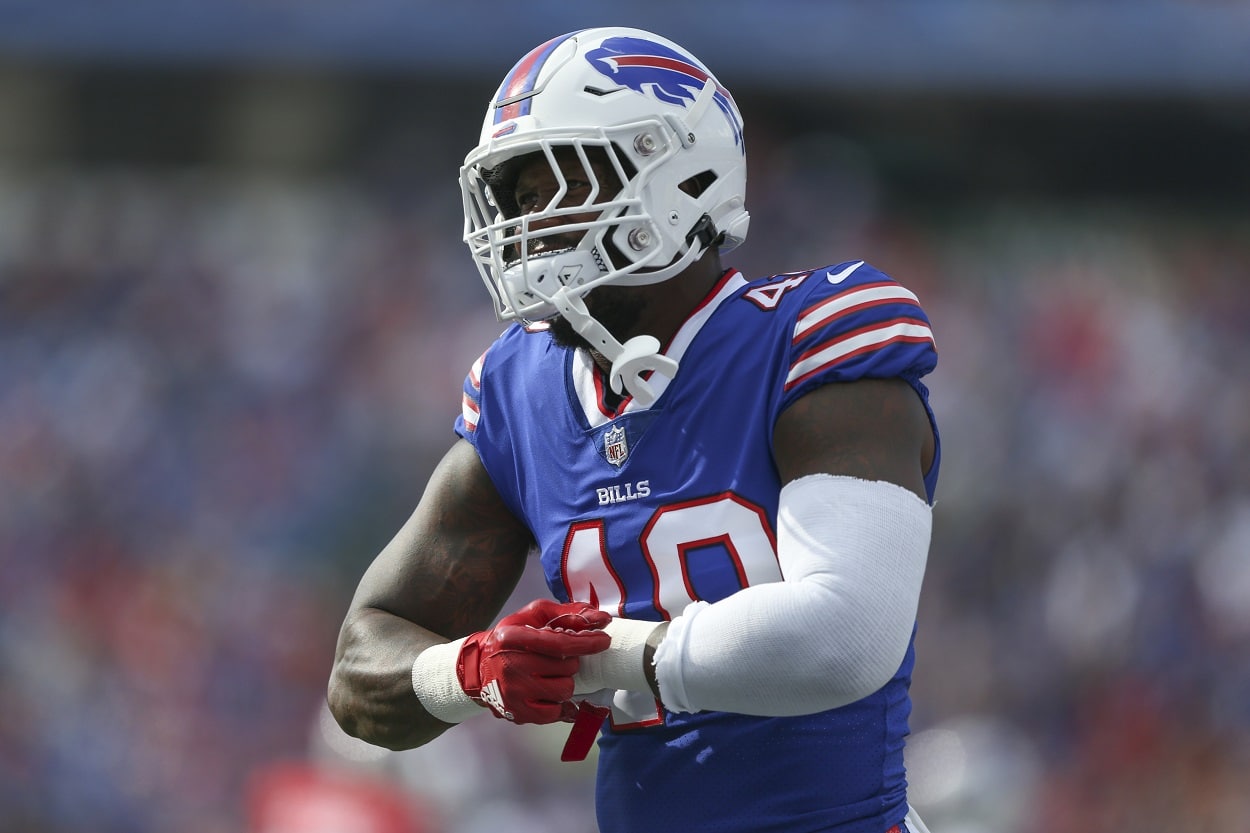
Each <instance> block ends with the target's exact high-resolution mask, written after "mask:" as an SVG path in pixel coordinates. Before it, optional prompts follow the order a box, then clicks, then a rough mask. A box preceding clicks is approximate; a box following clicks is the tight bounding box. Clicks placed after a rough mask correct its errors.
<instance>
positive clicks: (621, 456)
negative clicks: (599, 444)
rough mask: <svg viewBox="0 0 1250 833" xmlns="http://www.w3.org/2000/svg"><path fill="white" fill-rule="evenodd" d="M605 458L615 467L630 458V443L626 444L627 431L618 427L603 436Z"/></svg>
mask: <svg viewBox="0 0 1250 833" xmlns="http://www.w3.org/2000/svg"><path fill="white" fill-rule="evenodd" d="M603 456H604V457H606V458H607V459H608V462H609V463H611V464H612V465H614V466H619V465H621V464H622V463H624V462H625V458H626V457H628V456H629V443H627V442H625V429H624V428H622V427H621V426H619V425H617V426H616V427H614V428H613V429H612V430H611V431H608V432H607V433H606V434H604V435H603Z"/></svg>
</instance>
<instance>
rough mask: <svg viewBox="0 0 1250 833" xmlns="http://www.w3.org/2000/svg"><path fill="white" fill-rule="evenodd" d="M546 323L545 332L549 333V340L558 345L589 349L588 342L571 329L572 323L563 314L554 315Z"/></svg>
mask: <svg viewBox="0 0 1250 833" xmlns="http://www.w3.org/2000/svg"><path fill="white" fill-rule="evenodd" d="M548 323H549V326H548V328H547V332H548V333H550V334H551V340H552V341H554V342H555V343H556V344H557V345H559V346H560V347H566V348H568V349H577V348H584V349H587V350H589V349H590V342H588V341H587V340H586V339H585V338H584V337H583V336H582V334H581V333H579V332H578V331H577V330H575V329H573V325H572V324H570V323H569V322H568V320H567V319H566V318H564V316H556V317H555V318H552V319H550V320H549V322H548Z"/></svg>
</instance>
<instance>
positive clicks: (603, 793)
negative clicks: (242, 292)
mask: <svg viewBox="0 0 1250 833" xmlns="http://www.w3.org/2000/svg"><path fill="white" fill-rule="evenodd" d="M665 354H666V355H668V356H671V357H673V358H675V359H677V360H678V361H679V363H680V365H679V369H678V372H677V374H676V376H675V377H674V378H673V379H671V380H668V379H664V378H661V377H660V376H658V375H655V376H653V377H652V383H653V384H654V385H657V388H658V390H659V391H660V394H659V396H658V398H657V399H656V401H655V402H654V404H653V405H652V406H651V407H649V408H643V407H640V406H639V405H638V404H637V403H636V402H634V401H633V400H628V399H627V400H625V401H624V402H623V403H621V404H619V405H617V406H615V407H609V406H608V404H607V402H606V401H605V398H604V384H605V380H604V377H603V374H602V373H601V372H600V371H599V369H598V368H597V367H596V366H595V365H594V363H593V362H592V361H591V359H590V357H589V356H588V355H587V354H586V352H585V351H584V350H570V349H566V348H561V347H559V346H557V345H555V344H554V343H553V342H552V340H551V338H550V337H549V335H548V334H546V333H543V332H534V331H532V330H526V329H525V328H523V327H521V326H519V325H514V326H512V327H510V328H509V329H508V330H507V331H506V332H504V333H503V335H502V336H500V338H499V339H498V340H497V341H496V342H495V343H494V344H493V345H492V346H491V347H490V348H489V349H488V350H487V351H486V353H484V354H483V356H482V358H481V359H479V360H478V362H477V363H475V365H474V367H473V369H472V371H471V372H470V374H469V376H468V378H467V379H466V381H465V389H464V393H465V397H464V408H463V412H462V414H461V416H460V417H459V418H458V420H457V422H456V431H457V433H459V434H460V436H462V437H464V438H465V439H467V440H468V441H469V442H471V443H472V444H473V445H474V446H475V447H476V449H477V452H478V455H479V456H480V458H481V460H482V463H483V464H484V465H485V467H486V470H487V471H488V472H489V474H490V477H491V478H492V480H493V481H494V483H495V486H496V487H497V488H498V490H499V493H500V495H501V496H502V497H503V500H504V502H505V503H506V504H507V505H508V507H509V508H510V509H511V510H512V511H513V512H514V513H515V514H516V516H517V517H518V518H521V519H522V520H523V521H524V522H525V523H526V525H528V527H529V528H530V530H531V531H532V532H533V534H534V537H535V539H536V540H537V543H538V547H539V549H540V551H541V559H542V566H543V570H544V572H545V575H546V579H547V583H548V585H549V586H550V588H551V591H552V593H553V594H554V595H555V596H556V597H557V598H559V599H561V600H563V601H569V600H578V601H589V602H591V603H592V604H595V605H597V606H598V607H600V608H602V609H604V610H607V611H610V612H611V613H613V614H614V615H617V616H626V617H630V618H634V619H646V620H654V621H661V620H666V619H671V618H672V617H674V616H676V615H678V614H679V613H681V612H682V610H683V609H684V608H685V607H686V605H688V604H691V603H692V602H694V601H696V600H707V601H710V602H715V601H716V600H718V599H721V598H724V597H725V596H728V595H729V594H731V593H733V592H735V591H736V590H738V589H740V588H742V587H745V586H748V585H752V584H758V583H760V582H769V581H780V580H781V573H780V570H779V568H778V563H777V555H776V549H777V546H776V533H775V529H776V513H777V502H778V496H779V493H780V490H781V485H782V484H781V482H780V480H779V476H778V473H777V467H776V465H775V463H774V460H773V445H772V440H773V429H774V426H775V425H776V423H777V419H778V417H779V416H780V414H781V413H782V412H783V411H784V410H785V409H786V407H787V406H789V405H790V404H792V403H793V402H794V401H795V400H797V399H798V398H800V397H802V396H803V395H804V394H805V393H807V392H809V391H810V390H812V389H813V388H815V387H817V386H819V385H824V384H828V383H832V382H847V381H853V380H856V379H863V378H870V377H871V378H886V377H898V378H902V379H905V380H907V381H908V382H909V383H911V385H912V386H913V387H914V388H915V390H916V392H917V394H918V395H919V396H920V398H921V400H922V401H923V402H924V403H925V407H926V409H928V408H929V405H928V391H927V390H926V388H925V386H924V385H923V384H922V383H921V381H920V380H921V377H922V376H924V375H925V374H927V373H928V372H929V371H931V370H932V369H933V367H934V366H935V364H936V362H937V353H936V351H935V347H934V342H933V335H932V332H931V331H930V328H929V322H928V319H927V317H926V316H925V314H924V312H923V310H922V309H921V307H920V304H919V302H918V301H917V299H916V296H915V295H913V294H912V293H911V292H909V291H908V290H907V289H905V288H904V287H902V286H900V285H899V284H898V283H896V282H895V281H893V280H891V279H890V278H889V277H887V276H886V275H884V274H882V273H881V272H879V271H877V270H876V269H873V268H872V267H871V266H869V265H866V264H863V263H862V262H860V263H845V264H840V265H838V266H833V267H829V268H824V269H817V270H813V271H809V272H798V273H791V274H784V275H776V276H773V277H770V278H765V279H761V280H756V281H751V282H748V281H747V280H745V279H744V278H743V277H742V276H741V275H740V274H738V273H737V272H734V271H729V272H727V273H726V274H725V276H724V277H723V278H722V280H721V281H720V282H719V283H718V285H717V286H716V287H715V288H714V290H713V291H712V292H711V293H710V295H709V296H708V298H707V299H706V300H705V301H704V302H703V303H702V304H701V305H700V306H699V307H698V308H697V309H696V310H695V311H694V313H692V315H691V316H690V318H689V319H688V320H687V321H686V322H685V323H684V325H683V326H682V327H681V329H680V330H679V331H678V333H677V335H676V336H675V337H674V338H673V340H672V342H670V343H669V344H668V345H666V347H665ZM929 416H930V420H932V418H933V414H932V411H931V410H930V411H929ZM935 433H936V432H935ZM937 470H938V462H937V459H936V458H935V460H934V464H933V466H932V469H931V470H930V471H929V472H928V473H927V475H926V478H925V486H926V489H927V491H928V495H929V500H930V501H932V499H933V489H934V486H935V484H936V479H937ZM796 661H802V659H801V658H796ZM913 662H914V652H913V649H912V648H910V647H909V649H908V651H907V655H906V658H905V659H904V661H903V664H902V666H901V667H900V668H899V670H898V673H897V674H896V675H895V676H894V678H893V679H892V680H891V681H890V682H889V683H887V684H886V685H885V686H884V687H883V688H882V689H881V690H879V691H877V692H876V693H874V694H872V695H870V696H868V697H866V698H864V699H862V700H860V701H858V702H855V703H851V704H849V705H847V706H844V707H842V708H837V709H833V710H830V711H826V712H822V713H819V714H811V715H803V716H799V717H784V718H761V717H751V716H744V715H737V714H727V713H722V712H697V713H694V714H674V713H669V712H668V711H667V710H665V709H664V708H663V706H662V705H661V704H660V703H658V702H656V700H655V699H654V698H653V697H651V696H650V695H646V694H641V693H637V692H620V693H618V694H617V697H616V700H615V702H614V705H613V711H612V717H611V719H610V721H609V723H608V725H607V726H606V727H605V729H604V732H603V735H602V736H601V738H600V740H599V772H598V780H597V800H596V804H597V814H598V817H599V826H600V829H601V831H602V833H652V832H653V831H657V830H682V831H687V832H688V833H689V832H691V831H708V833H713V831H714V833H727V832H728V833H732V832H733V831H748V830H749V831H753V833H760V831H772V830H776V831H786V833H796V831H817V830H822V831H833V830H836V831H839V832H840V833H882V831H884V830H886V829H887V828H889V827H891V826H892V825H895V824H898V823H900V822H901V821H902V819H903V816H904V815H905V814H906V811H907V806H906V804H907V795H906V792H907V790H906V778H905V773H904V769H903V742H904V737H905V736H906V735H907V731H908V716H909V714H910V711H911V701H910V698H909V695H908V686H909V684H910V680H911V671H912V665H913Z"/></svg>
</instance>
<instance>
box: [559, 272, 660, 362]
mask: <svg viewBox="0 0 1250 833" xmlns="http://www.w3.org/2000/svg"><path fill="white" fill-rule="evenodd" d="M583 300H584V301H585V302H586V309H587V311H589V312H590V314H591V316H593V317H594V318H595V320H597V321H598V322H599V323H600V324H602V325H603V326H604V327H606V328H607V331H608V332H609V333H611V334H612V335H613V336H614V337H615V338H616V340H617V341H620V342H624V341H625V340H626V339H628V338H630V337H631V336H635V335H637V334H638V333H637V327H638V322H639V321H640V320H642V313H643V310H644V309H645V308H646V301H644V300H643V299H642V298H641V297H640V295H639V293H638V292H637V291H636V288H635V287H630V286H601V287H598V288H597V289H594V290H593V291H591V292H590V293H589V294H587V295H586V297H585V298H584V299H583ZM548 331H549V332H550V333H551V340H552V341H554V342H555V343H556V344H558V345H560V346H561V347H570V348H579V349H582V350H591V351H592V352H593V348H592V347H591V345H590V342H589V341H587V340H586V338H585V336H583V335H582V334H581V333H579V332H578V331H577V330H575V329H573V325H572V324H570V323H569V322H568V320H567V319H565V318H564V316H557V317H555V318H553V319H551V326H550V329H549V330H548Z"/></svg>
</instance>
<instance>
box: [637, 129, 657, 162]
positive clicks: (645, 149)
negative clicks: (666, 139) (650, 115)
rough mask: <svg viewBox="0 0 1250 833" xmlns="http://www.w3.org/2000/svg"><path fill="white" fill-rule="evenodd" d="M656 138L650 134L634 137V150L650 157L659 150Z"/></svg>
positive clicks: (640, 134)
mask: <svg viewBox="0 0 1250 833" xmlns="http://www.w3.org/2000/svg"><path fill="white" fill-rule="evenodd" d="M657 149H658V148H657V146H656V143H655V137H654V136H652V135H651V134H650V133H639V134H638V135H637V136H635V137H634V150H636V151H638V152H639V153H640V154H642V155H643V156H650V155H651V154H653V153H655V152H656V150H657Z"/></svg>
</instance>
